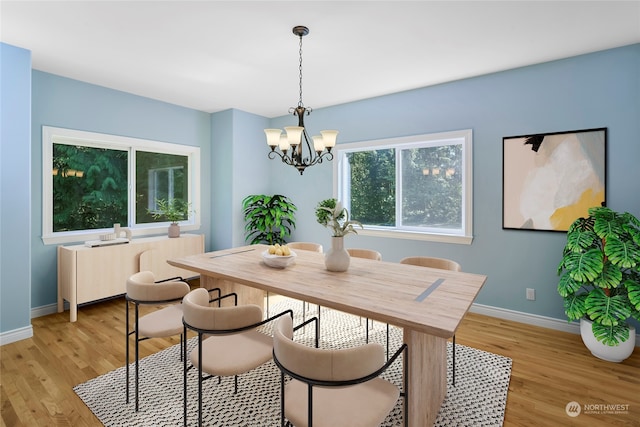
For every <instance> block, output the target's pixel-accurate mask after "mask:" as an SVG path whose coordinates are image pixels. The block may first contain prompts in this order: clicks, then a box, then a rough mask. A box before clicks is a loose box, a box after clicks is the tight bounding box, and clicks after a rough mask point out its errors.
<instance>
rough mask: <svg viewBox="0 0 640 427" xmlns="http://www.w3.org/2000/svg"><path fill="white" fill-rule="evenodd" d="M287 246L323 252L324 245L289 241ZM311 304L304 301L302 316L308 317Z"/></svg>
mask: <svg viewBox="0 0 640 427" xmlns="http://www.w3.org/2000/svg"><path fill="white" fill-rule="evenodd" d="M287 246H289V249H298V250H301V251H312V252H319V253H322V251H323V248H322V245H321V244H320V243H314V242H289V243H287ZM268 304H269V294H267V313H268V312H269V307H268ZM308 305H309V304H308V303H305V302H303V303H302V318H303V319H306V316H307V306H308ZM319 313H320V306H318V315H319Z"/></svg>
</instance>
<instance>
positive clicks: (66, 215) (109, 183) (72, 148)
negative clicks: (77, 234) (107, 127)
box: [53, 144, 128, 232]
mask: <svg viewBox="0 0 640 427" xmlns="http://www.w3.org/2000/svg"><path fill="white" fill-rule="evenodd" d="M127 157H128V153H127V152H126V151H120V150H109V149H104V148H92V147H85V146H77V145H65V144H54V145H53V231H55V232H59V231H75V230H87V229H95V228H107V227H112V226H113V224H115V223H123V224H126V223H127V204H128V187H127V162H128V160H127Z"/></svg>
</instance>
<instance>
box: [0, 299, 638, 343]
mask: <svg viewBox="0 0 640 427" xmlns="http://www.w3.org/2000/svg"><path fill="white" fill-rule="evenodd" d="M68 308H69V307H68V303H67V302H66V301H65V310H67V309H68ZM57 311H58V305H57V304H49V305H43V306H41V307H36V308H33V309H31V318H32V319H33V318H35V317H41V316H46V315H49V314H53V313H56V312H57ZM469 311H471V312H472V313H477V314H483V315H485V316H491V317H497V318H499V319H505V320H511V321H514V322H520V323H525V324H527V325H533V326H540V327H542V328H548V329H554V330H556V331H563V332H570V333H572V334H580V325H579V324H578V323H577V322H572V323H569V322H567V321H566V320H563V319H556V318H553V317H547V316H540V315H538V314H531V313H525V312H522V311H515V310H509V309H506V308H500V307H492V306H489V305H484V304H475V303H474V304H473V305H472V306H471V309H470V310H469ZM32 336H33V329H32V328H31V326H28V327H25V328H21V329H15V330H13V331H8V332H3V333H2V334H0V345H4V344H9V343H12V342H15V341H20V340H23V339H26V338H31V337H32ZM636 347H640V334H636Z"/></svg>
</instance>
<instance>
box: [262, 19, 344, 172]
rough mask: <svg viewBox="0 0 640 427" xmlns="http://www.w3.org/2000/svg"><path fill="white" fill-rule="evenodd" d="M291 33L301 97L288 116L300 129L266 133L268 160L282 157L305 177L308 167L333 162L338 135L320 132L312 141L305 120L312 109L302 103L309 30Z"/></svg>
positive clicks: (328, 131)
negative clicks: (305, 42)
mask: <svg viewBox="0 0 640 427" xmlns="http://www.w3.org/2000/svg"><path fill="white" fill-rule="evenodd" d="M292 31H293V34H295V35H296V36H298V37H299V39H300V41H299V65H298V71H299V88H300V91H299V95H300V97H299V100H298V106H297V107H290V108H289V114H292V115H294V116H296V117H298V128H295V127H285V130H286V134H282V132H281V130H280V129H265V130H264V131H265V134H266V135H267V144H268V145H269V147H270V148H271V151H269V153H268V154H267V156H268V157H269V158H270V159H272V160H273V159H275V158H276V157H280V159H281V160H282V162H283V163H285V164H287V165H290V166H293V167H295V168H296V169H297V170H298V171H299V172H300V175H302V174H303V173H304V170H305V169H306V168H307V167H309V166H313V165H316V164H320V163H322V162H323V160H328V161H331V160H333V153H332V152H331V149H332V148H333V147H334V146H335V140H336V136H337V134H338V131H335V130H326V131H321V132H320V133H321V135H322V136H314V137H313V138H310V137H309V134H308V133H307V128H306V127H305V125H304V116H308V115H310V114H311V112H312V111H313V109H312V108H311V107H305V106H304V103H303V102H302V37H304V36H306V35H307V34H309V28H307V27H305V26H303V25H298V26H295V27H293V30H292ZM298 133H299V137H298ZM312 141H313V145H312ZM306 153H308V154H306Z"/></svg>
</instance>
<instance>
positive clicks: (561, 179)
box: [502, 128, 607, 231]
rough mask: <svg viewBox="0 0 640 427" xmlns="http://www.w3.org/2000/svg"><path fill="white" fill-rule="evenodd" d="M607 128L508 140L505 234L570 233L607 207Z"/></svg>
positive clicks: (504, 146)
mask: <svg viewBox="0 0 640 427" xmlns="http://www.w3.org/2000/svg"><path fill="white" fill-rule="evenodd" d="M606 155H607V128H598V129H586V130H577V131H570V132H555V133H544V134H537V135H521V136H509V137H504V138H503V139H502V228H503V229H518V230H547V231H567V230H568V229H569V226H570V225H571V224H572V223H573V221H575V220H576V219H577V218H580V217H585V216H587V215H588V212H587V210H588V209H589V208H590V207H592V206H601V205H604V204H605V201H606V198H605V196H606V175H607V174H606V165H607V161H606V160H607V159H606Z"/></svg>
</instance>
